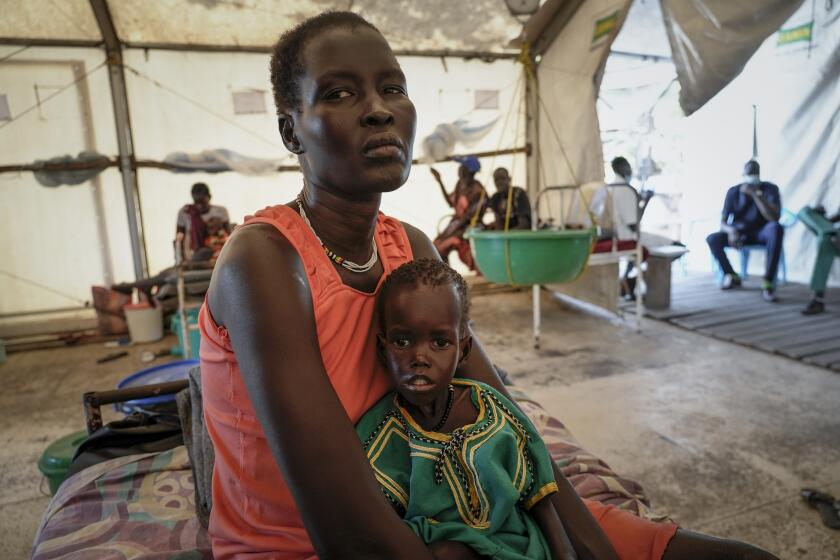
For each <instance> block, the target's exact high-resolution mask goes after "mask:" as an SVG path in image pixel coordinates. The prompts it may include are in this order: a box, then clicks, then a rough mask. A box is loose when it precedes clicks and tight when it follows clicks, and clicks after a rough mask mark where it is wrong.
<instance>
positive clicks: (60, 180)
mask: <svg viewBox="0 0 840 560" xmlns="http://www.w3.org/2000/svg"><path fill="white" fill-rule="evenodd" d="M110 161H111V160H110V159H108V156H103V155H102V154H99V153H96V152H79V155H77V156H75V157H73V156H70V155H67V156H59V157H54V158H50V159H48V160H41V159H36V160H35V162H34V163H35V165H61V164H77V163H78V164H88V163H90V164H101V165H100V166H97V167H91V168H88V169H69V170H62V171H47V170H44V169H42V170H39V171H33V174H34V175H35V180H36V181H38V183H39V184H41V185H42V186H44V187H60V186H61V185H80V184H82V183H84V182H85V181H87V180H89V179H92V178H94V177H96V176H97V175H99V174H100V173H102V171H103V170H104V169H105V168H106V167H107V166H108V164H109V163H110Z"/></svg>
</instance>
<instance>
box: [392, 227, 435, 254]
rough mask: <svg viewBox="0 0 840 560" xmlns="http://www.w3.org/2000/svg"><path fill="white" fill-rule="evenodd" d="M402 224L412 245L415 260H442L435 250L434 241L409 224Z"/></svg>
mask: <svg viewBox="0 0 840 560" xmlns="http://www.w3.org/2000/svg"><path fill="white" fill-rule="evenodd" d="M401 223H402V225H403V228H404V229H405V235H406V237H408V242H409V244H410V245H411V253H412V255H414V258H415V259H422V258H427V259H436V260H439V259H440V254H439V253H438V252H437V249H435V246H434V244H433V243H432V240H431V239H429V237H428V236H427V235H426V234H425V233H423V232H422V231H421V230H420V229H419V228H416V227H414V226H413V225H411V224H409V223H406V222H401Z"/></svg>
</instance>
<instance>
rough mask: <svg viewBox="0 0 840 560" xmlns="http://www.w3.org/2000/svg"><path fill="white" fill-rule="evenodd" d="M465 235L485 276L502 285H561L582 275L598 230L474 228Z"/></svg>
mask: <svg viewBox="0 0 840 560" xmlns="http://www.w3.org/2000/svg"><path fill="white" fill-rule="evenodd" d="M466 237H467V238H468V239H469V240H470V246H471V247H472V252H473V256H474V257H475V262H476V264H477V265H478V269H479V270H480V271H481V273H482V274H483V275H484V277H485V278H487V279H488V280H490V281H491V282H496V283H499V284H513V285H519V286H527V285H533V284H562V283H564V282H571V281H572V280H574V279H575V278H577V277H578V276H580V274H581V273H582V272H583V269H584V268H585V267H586V262H587V261H588V260H589V252H590V250H591V248H592V241H593V239H594V237H595V230H594V229H574V230H550V229H544V230H538V231H527V230H525V231H523V230H516V231H507V232H505V231H494V230H491V231H483V230H477V229H471V230H469V231H467V233H466ZM508 259H510V268H508V266H507V260H508Z"/></svg>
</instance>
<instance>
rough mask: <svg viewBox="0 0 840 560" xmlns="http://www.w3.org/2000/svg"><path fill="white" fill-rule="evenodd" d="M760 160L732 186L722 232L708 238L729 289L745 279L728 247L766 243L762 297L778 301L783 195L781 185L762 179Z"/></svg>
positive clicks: (747, 164) (725, 209)
mask: <svg viewBox="0 0 840 560" xmlns="http://www.w3.org/2000/svg"><path fill="white" fill-rule="evenodd" d="M759 172H760V167H759V165H758V162H757V161H754V160H750V161H748V162H747V163H746V164H745V165H744V182H743V183H741V184H740V185H735V186H734V187H731V188H730V189H729V190H728V191H727V193H726V199H725V201H724V203H723V215H722V217H721V226H720V231H718V232H715V233H712V234H711V235H709V236H708V237H707V238H706V243H708V244H709V249H711V251H712V255H713V256H714V258H715V259H716V260H717V262H718V264H719V265H720V268H721V270H722V271H723V274H724V276H723V284H722V285H721V289H724V290H729V289H732V288H737V287H738V286H740V285H741V278H740V277H739V276H738V275H737V274H735V270H733V268H732V265H731V264H730V263H729V259H728V258H727V257H726V252H725V251H724V250H723V249H724V247H736V248H740V247H742V246H744V245H755V244H758V245H764V246H765V247H767V260H766V266H765V272H764V282H763V283H762V286H761V288H762V289H761V297H762V298H764V300H765V301H768V302H773V301H776V300H777V298H776V294H775V280H776V270H777V269H778V267H779V257H780V255H781V254H782V236H783V235H784V228H782V226H781V225H780V224H779V216H780V214H781V210H782V198H781V195H780V194H779V187H777V186H776V185H774V184H773V183H768V182H767V181H762V180H760V178H759Z"/></svg>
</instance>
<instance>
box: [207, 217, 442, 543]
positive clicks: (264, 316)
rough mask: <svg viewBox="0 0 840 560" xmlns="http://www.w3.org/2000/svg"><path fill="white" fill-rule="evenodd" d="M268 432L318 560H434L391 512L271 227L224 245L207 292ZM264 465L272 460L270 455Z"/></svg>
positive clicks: (295, 266) (289, 250)
mask: <svg viewBox="0 0 840 560" xmlns="http://www.w3.org/2000/svg"><path fill="white" fill-rule="evenodd" d="M208 304H209V307H210V311H211V313H212V315H213V317H214V318H215V320H216V321H217V323H218V324H220V325H224V326H225V327H226V328H227V330H228V333H229V334H230V339H231V342H232V344H233V349H234V352H235V353H236V357H237V360H238V361H239V365H240V369H241V371H242V377H243V379H244V381H245V386H246V387H247V390H248V394H249V396H250V398H251V402H252V404H253V407H254V411H255V412H256V415H257V418H258V419H259V421H260V424H261V426H262V428H263V431H264V433H265V437H266V440H267V442H268V445H269V447H270V448H271V451H272V454H273V455H274V460H275V461H276V462H277V464H278V466H279V467H280V471H281V473H282V474H283V477H284V478H285V480H286V482H287V483H288V485H289V489H290V490H291V492H292V495H293V497H294V499H295V503H296V504H297V506H298V509H299V511H300V514H301V517H302V519H303V523H304V525H305V527H306V530H307V531H308V533H309V537H310V539H311V540H312V543H313V545H314V547H315V551H316V552H317V554H318V556H319V558H321V560H325V559H334V558H371V559H372V558H411V559H423V560H431V558H432V555H431V553H430V552H429V551H428V550H427V549H426V547H425V545H424V543H423V542H422V541H421V540H420V539H418V538H417V537H416V536H415V535H414V534H413V533H412V532H411V530H410V529H409V528H408V527H407V526H406V525H405V524H404V523H403V522H402V521H401V520H400V519H399V518H398V517H397V516H396V515H395V514H394V511H393V509H392V508H391V506H390V505H389V504H388V502H387V501H386V500H385V499H384V497H383V496H382V493H381V491H380V489H379V486H378V484H377V482H376V480H375V479H374V477H373V473H372V471H371V468H370V464H369V462H368V460H367V457H366V456H365V454H364V452H363V450H362V445H361V443H360V442H359V439H358V436H357V435H356V431H355V430H354V428H353V425H352V424H351V423H350V421H349V419H348V418H347V414H346V413H345V411H344V409H343V407H342V405H341V402H340V401H339V399H338V396H337V395H336V393H335V391H334V390H333V388H332V385H331V384H330V381H329V378H328V377H327V374H326V371H325V370H324V365H323V362H322V361H321V355H320V351H319V345H318V337H317V334H316V330H315V319H314V314H313V309H312V298H311V293H310V288H309V285H308V282H307V277H306V273H305V271H304V269H303V264H302V262H301V260H300V257H299V256H298V255H297V253H296V252H295V250H294V248H293V247H292V246H291V244H290V243H289V242H288V241H287V240H286V239H285V238H284V237H283V236H282V235H281V234H280V233H279V232H277V231H276V230H275V229H274V228H272V227H271V226H267V225H261V224H260V225H252V226H248V227H246V228H243V229H242V230H240V231H239V232H237V233H236V234H235V235H233V236H232V237H231V239H230V241H229V242H228V243H227V244H226V245H225V247H224V249H223V251H222V254H221V256H220V258H219V261H218V264H217V265H216V270H215V273H214V274H213V279H212V281H211V285H210V290H209V292H208ZM260 460H270V459H268V458H267V457H266V458H261V459H260Z"/></svg>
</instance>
